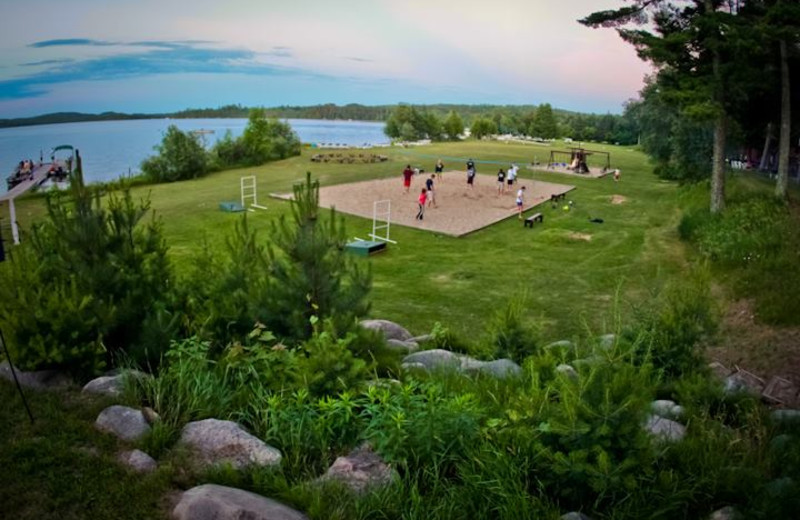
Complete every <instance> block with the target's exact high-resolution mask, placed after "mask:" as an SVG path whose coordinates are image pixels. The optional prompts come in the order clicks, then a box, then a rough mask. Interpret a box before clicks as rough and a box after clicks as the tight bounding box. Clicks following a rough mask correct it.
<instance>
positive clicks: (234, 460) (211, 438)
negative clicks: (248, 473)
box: [179, 419, 281, 469]
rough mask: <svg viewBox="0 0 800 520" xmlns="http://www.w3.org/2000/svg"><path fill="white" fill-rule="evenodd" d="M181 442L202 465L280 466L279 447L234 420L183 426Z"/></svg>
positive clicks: (238, 467) (199, 422)
mask: <svg viewBox="0 0 800 520" xmlns="http://www.w3.org/2000/svg"><path fill="white" fill-rule="evenodd" d="M179 442H180V444H181V445H182V446H185V447H187V448H188V449H189V450H190V451H191V452H192V453H193V454H194V455H195V457H196V459H195V461H196V462H197V464H198V465H199V466H214V465H217V464H230V465H231V466H233V467H234V468H236V469H241V468H245V467H247V466H251V465H254V466H277V465H279V464H280V462H281V452H280V451H278V450H277V449H275V448H273V447H272V446H269V445H268V444H266V443H264V442H263V441H262V440H261V439H258V438H257V437H254V436H253V435H250V434H249V433H247V432H246V431H244V430H243V429H242V428H241V426H239V425H238V424H236V423H235V422H232V421H220V420H218V419H206V420H204V421H196V422H190V423H189V424H187V425H186V426H184V428H183V432H182V433H181V439H180V441H179Z"/></svg>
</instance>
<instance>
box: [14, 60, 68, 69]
mask: <svg viewBox="0 0 800 520" xmlns="http://www.w3.org/2000/svg"><path fill="white" fill-rule="evenodd" d="M73 61H75V60H73V59H72V58H58V59H55V60H41V61H31V62H28V63H20V64H19V65H20V67H38V66H41V65H58V64H61V63H72V62H73Z"/></svg>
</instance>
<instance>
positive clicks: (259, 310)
mask: <svg viewBox="0 0 800 520" xmlns="http://www.w3.org/2000/svg"><path fill="white" fill-rule="evenodd" d="M225 244H226V247H225V250H224V253H223V255H215V254H212V253H211V248H210V247H203V248H201V252H200V253H199V254H198V255H197V256H195V258H194V261H193V262H192V268H191V270H190V272H189V274H188V276H187V278H186V280H185V281H184V287H183V289H184V291H185V293H186V299H187V314H188V318H189V327H190V329H191V331H192V333H194V334H197V335H199V336H200V337H202V338H205V339H207V340H209V341H211V342H212V344H213V345H214V347H215V348H216V349H217V350H219V349H221V348H223V347H224V346H225V345H228V344H230V343H232V342H236V341H238V342H242V341H245V338H246V337H247V335H248V334H249V333H250V332H251V331H252V329H253V324H254V323H257V322H259V323H265V322H268V321H269V315H268V314H267V311H266V309H267V307H268V303H267V299H268V297H269V292H268V290H267V286H268V283H269V282H268V277H269V265H268V263H267V259H266V251H265V249H264V247H263V246H261V245H259V244H258V237H257V234H256V232H255V231H254V230H251V229H250V227H249V226H248V223H247V218H246V217H243V218H242V219H241V220H239V221H238V222H237V223H236V227H235V229H234V232H233V234H232V235H231V236H230V237H228V238H227V239H226V242H225Z"/></svg>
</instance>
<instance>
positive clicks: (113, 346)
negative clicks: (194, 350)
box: [0, 173, 178, 378]
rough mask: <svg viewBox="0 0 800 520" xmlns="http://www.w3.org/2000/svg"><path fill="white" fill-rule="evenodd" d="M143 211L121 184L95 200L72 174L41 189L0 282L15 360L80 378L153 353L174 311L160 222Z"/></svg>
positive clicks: (2, 315) (1, 310) (149, 358)
mask: <svg viewBox="0 0 800 520" xmlns="http://www.w3.org/2000/svg"><path fill="white" fill-rule="evenodd" d="M149 211H150V207H149V202H148V201H145V200H142V201H140V202H134V200H133V197H132V196H131V194H130V192H129V191H128V190H127V189H125V190H123V191H122V193H113V192H112V193H109V194H108V195H107V196H106V198H105V200H102V199H101V194H100V193H99V192H98V191H96V190H94V189H92V188H89V187H86V186H84V185H83V179H82V177H81V175H80V173H78V174H76V175H74V176H73V178H72V183H71V186H70V189H69V191H68V192H66V193H56V194H53V195H50V196H48V198H47V216H46V218H45V219H44V220H43V221H41V222H38V223H36V224H34V225H33V226H32V228H31V231H30V235H29V236H28V239H27V240H26V241H25V242H24V243H23V244H22V245H20V246H19V247H18V248H15V250H14V252H13V255H12V256H11V261H10V262H8V263H7V265H6V266H4V271H5V272H4V273H3V274H4V276H3V277H4V282H3V283H2V284H0V323H2V326H3V330H4V331H5V333H6V338H7V339H8V342H9V346H10V348H11V350H12V351H13V353H14V359H15V360H16V361H17V362H18V363H19V364H20V365H21V366H22V367H23V368H25V369H43V368H58V369H62V370H66V371H68V372H70V373H72V374H73V375H75V376H77V377H79V378H84V377H88V376H91V375H94V374H96V373H97V372H99V371H100V370H102V369H103V368H106V367H109V366H114V365H116V364H117V363H119V362H120V361H121V360H122V359H124V358H127V357H132V361H133V362H134V363H139V364H143V365H145V364H147V363H149V362H152V363H156V362H157V361H158V359H159V357H160V355H161V353H162V352H163V350H162V348H164V346H165V343H166V341H164V339H162V335H163V336H166V338H167V341H168V338H169V335H171V334H173V333H174V332H175V331H176V322H177V321H178V320H177V318H176V317H175V316H174V315H173V314H172V312H171V311H169V310H168V307H170V306H171V305H170V302H171V298H172V294H171V291H172V289H171V285H172V281H171V280H172V272H171V268H170V263H169V261H168V259H167V247H166V244H165V242H164V239H163V237H162V231H161V225H160V223H159V222H158V221H157V220H156V219H155V218H154V217H153V218H151V219H150V220H148V221H144V222H143V221H142V220H143V219H144V218H145V217H146V216H147V214H148V213H149ZM151 342H152V343H151Z"/></svg>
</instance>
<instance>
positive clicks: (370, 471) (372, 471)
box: [320, 443, 397, 494]
mask: <svg viewBox="0 0 800 520" xmlns="http://www.w3.org/2000/svg"><path fill="white" fill-rule="evenodd" d="M396 476H397V474H396V473H395V472H394V471H393V470H392V468H391V466H389V465H388V464H386V463H385V462H384V461H383V460H382V459H381V458H380V457H379V456H378V455H377V454H376V453H375V452H374V451H372V447H371V446H370V445H369V444H368V443H364V444H362V445H361V446H359V447H358V448H356V449H355V450H353V451H351V452H350V453H349V454H347V456H345V457H338V458H337V459H336V460H335V461H334V462H333V464H332V465H331V467H330V468H328V471H326V472H325V474H324V475H323V476H322V477H320V480H322V481H337V482H341V483H342V484H344V485H345V486H347V487H348V488H350V489H351V490H352V491H353V492H355V493H359V494H360V493H364V492H366V491H368V490H370V489H374V488H375V487H381V486H385V485H388V484H390V483H391V482H392V480H393V479H394V478H396Z"/></svg>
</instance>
